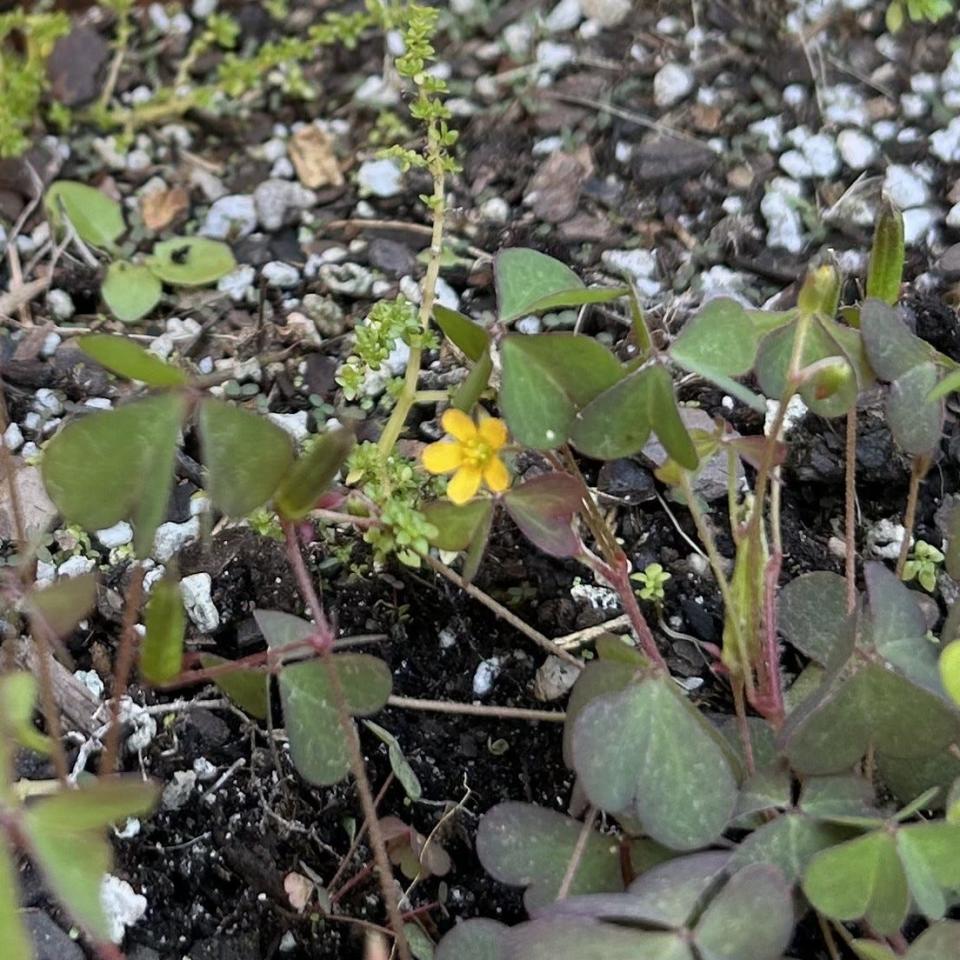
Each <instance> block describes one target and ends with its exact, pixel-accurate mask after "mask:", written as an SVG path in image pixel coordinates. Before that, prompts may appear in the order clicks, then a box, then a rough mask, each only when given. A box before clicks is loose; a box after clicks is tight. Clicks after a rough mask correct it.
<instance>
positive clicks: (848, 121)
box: [822, 83, 870, 127]
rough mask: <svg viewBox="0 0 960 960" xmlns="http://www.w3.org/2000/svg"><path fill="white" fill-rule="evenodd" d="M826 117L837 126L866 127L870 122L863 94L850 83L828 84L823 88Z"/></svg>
mask: <svg viewBox="0 0 960 960" xmlns="http://www.w3.org/2000/svg"><path fill="white" fill-rule="evenodd" d="M822 96H823V102H824V119H825V120H828V121H829V122H830V123H832V124H835V125H836V126H850V127H865V126H866V125H867V124H868V123H869V122H870V113H869V111H868V109H867V104H866V101H865V100H864V97H863V94H862V93H861V92H860V90H859V89H857V87H855V86H853V84H849V83H834V84H827V85H826V86H825V87H824V88H823V89H822Z"/></svg>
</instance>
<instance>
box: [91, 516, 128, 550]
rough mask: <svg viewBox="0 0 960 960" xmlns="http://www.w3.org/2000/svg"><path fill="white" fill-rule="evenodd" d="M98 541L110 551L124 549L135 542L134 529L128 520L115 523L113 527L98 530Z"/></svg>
mask: <svg viewBox="0 0 960 960" xmlns="http://www.w3.org/2000/svg"><path fill="white" fill-rule="evenodd" d="M97 539H98V540H99V541H100V542H101V543H102V544H103V545H104V546H105V547H106V548H107V549H108V550H112V549H113V548H114V547H122V546H123V545H124V544H127V543H130V542H131V541H132V540H133V527H131V526H130V524H129V523H127V522H126V520H121V521H120V522H119V523H115V524H114V525H113V526H112V527H106V528H105V529H103V530H97Z"/></svg>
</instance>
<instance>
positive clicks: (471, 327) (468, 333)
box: [433, 303, 491, 362]
mask: <svg viewBox="0 0 960 960" xmlns="http://www.w3.org/2000/svg"><path fill="white" fill-rule="evenodd" d="M433 319H434V320H436V322H437V326H438V327H439V328H440V329H441V330H442V331H443V334H444V336H445V337H446V338H447V339H448V340H449V341H450V342H451V343H452V344H453V345H454V346H455V347H458V348H459V349H460V350H461V351H462V352H463V354H464V355H465V356H466V357H467V358H468V359H470V360H473V361H474V362H476V361H477V360H479V359H480V358H481V357H482V356H483V354H484V353H485V352H486V350H487V348H488V347H489V346H490V339H491V338H490V334H489V333H488V332H487V331H486V330H485V329H484V328H483V327H481V326H480V324H478V323H474V322H473V321H472V320H471V319H470V318H469V317H466V316H464V315H463V314H462V313H458V312H457V311H456V310H451V309H450V308H449V307H444V306H442V305H441V304H439V303H437V304H434V307H433Z"/></svg>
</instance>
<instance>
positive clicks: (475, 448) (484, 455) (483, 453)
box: [460, 434, 493, 470]
mask: <svg viewBox="0 0 960 960" xmlns="http://www.w3.org/2000/svg"><path fill="white" fill-rule="evenodd" d="M460 450H461V453H462V454H463V462H464V464H466V465H467V466H469V467H475V468H476V469H478V470H482V469H483V468H484V467H485V466H486V465H487V464H488V463H489V462H490V458H491V457H492V456H493V449H492V448H491V446H490V444H489V443H487V441H486V440H484V439H483V437H481V436H480V435H479V434H478V435H477V436H475V437H471V438H470V439H469V440H465V441H464V442H463V443H461V444H460Z"/></svg>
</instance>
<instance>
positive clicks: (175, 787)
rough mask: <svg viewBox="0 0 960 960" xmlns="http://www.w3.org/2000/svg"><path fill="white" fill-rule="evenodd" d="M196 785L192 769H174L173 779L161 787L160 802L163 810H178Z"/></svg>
mask: <svg viewBox="0 0 960 960" xmlns="http://www.w3.org/2000/svg"><path fill="white" fill-rule="evenodd" d="M196 786H197V775H196V773H194V771H193V770H176V771H174V774H173V779H172V780H171V781H170V783H168V784H167V785H166V786H165V787H164V788H163V795H162V796H161V798H160V803H161V804H162V805H163V808H164V809H165V810H179V809H181V808H182V807H184V806H185V805H186V804H187V801H189V799H190V795H191V794H192V793H193V791H194V789H195V787H196Z"/></svg>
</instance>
